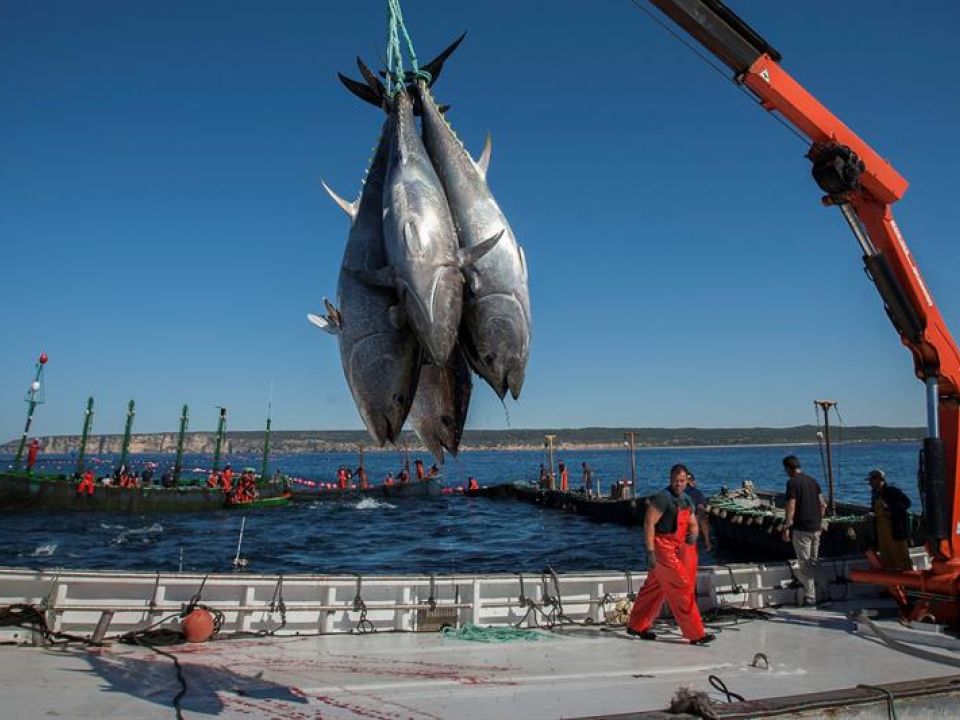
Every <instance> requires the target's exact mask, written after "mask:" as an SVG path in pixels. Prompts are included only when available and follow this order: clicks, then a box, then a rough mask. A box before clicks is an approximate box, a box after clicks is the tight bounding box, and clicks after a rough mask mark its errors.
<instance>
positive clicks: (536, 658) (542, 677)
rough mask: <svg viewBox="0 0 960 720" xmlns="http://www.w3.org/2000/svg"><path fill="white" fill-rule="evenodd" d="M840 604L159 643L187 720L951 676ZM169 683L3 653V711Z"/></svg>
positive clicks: (16, 713)
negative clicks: (875, 632)
mask: <svg viewBox="0 0 960 720" xmlns="http://www.w3.org/2000/svg"><path fill="white" fill-rule="evenodd" d="M873 604H877V601H874V603H873ZM858 606H859V607H862V606H863V603H862V602H860V603H859V605H858ZM852 607H854V606H853V605H837V606H835V607H831V608H822V609H803V610H801V609H786V608H781V609H776V610H771V611H770V617H769V619H766V620H765V619H755V620H749V621H742V620H741V621H740V622H739V623H736V624H734V623H732V622H729V623H725V624H722V625H721V626H720V627H719V631H720V632H719V636H718V638H717V640H716V642H714V643H713V644H712V645H711V646H708V647H692V646H690V645H688V644H686V643H685V642H683V641H682V640H681V639H680V638H679V637H677V636H676V635H675V634H673V633H672V632H669V631H668V632H667V633H666V634H664V635H662V636H661V638H662V639H658V640H657V641H655V642H647V641H642V640H639V639H633V638H630V637H628V636H627V635H626V634H625V633H624V632H622V630H614V629H609V630H608V629H601V628H599V627H590V626H580V625H577V626H561V627H558V628H557V629H555V630H553V631H551V632H543V638H542V639H540V640H537V641H529V640H523V641H515V642H510V643H500V644H486V643H478V642H470V641H464V640H457V639H454V638H450V637H444V636H443V635H441V634H440V633H396V632H377V633H373V634H368V635H320V636H311V637H296V636H274V637H263V638H246V639H239V640H229V641H223V642H212V643H206V644H202V645H181V646H177V647H172V648H165V651H166V652H169V653H171V654H172V655H174V656H175V657H176V658H177V659H178V660H179V662H180V664H181V665H182V667H183V675H184V678H185V681H186V684H187V692H186V694H185V695H184V696H183V699H182V701H181V703H180V704H181V707H182V711H183V715H184V717H186V718H201V717H217V718H223V719H231V718H251V717H270V718H281V719H290V720H294V719H296V720H305V719H307V718H324V719H327V720H330V719H334V718H366V719H369V718H376V719H379V720H387V719H392V718H397V719H400V718H429V719H432V720H436V719H437V718H453V717H457V718H502V717H524V718H576V717H589V716H598V715H601V716H611V715H614V716H615V715H620V714H634V713H641V712H643V711H653V710H661V709H664V708H666V707H668V705H669V703H670V699H671V697H673V695H674V693H675V692H676V690H677V688H678V687H680V686H684V685H688V686H690V687H691V688H693V689H696V690H702V691H705V692H707V693H709V694H710V697H711V699H712V700H714V701H715V702H717V703H720V705H719V706H717V711H718V713H719V714H720V716H721V717H732V716H731V715H728V714H727V713H722V712H721V711H723V710H725V709H726V710H727V711H728V712H729V711H733V710H734V708H735V707H738V706H737V705H726V704H725V699H724V697H723V695H722V694H721V693H719V692H717V691H716V690H714V689H713V688H712V687H711V686H710V684H709V682H708V677H709V676H710V675H716V676H717V677H719V678H721V679H722V681H723V682H724V683H725V684H726V686H727V687H728V688H729V690H731V691H733V692H735V693H739V694H740V695H742V696H743V697H744V698H746V699H747V700H757V699H766V698H776V697H782V696H795V695H801V694H806V693H824V692H825V691H841V690H844V689H847V688H855V687H856V686H857V685H861V684H869V685H884V684H887V683H897V682H900V683H904V682H906V683H909V682H910V681H918V680H924V679H928V680H929V679H931V678H944V677H945V676H951V675H957V674H958V673H960V669H958V668H957V667H956V664H957V663H958V660H960V653H958V652H957V651H956V650H949V649H944V648H939V649H936V648H934V649H931V648H927V649H926V651H927V652H932V653H937V656H938V657H943V658H945V660H944V662H933V661H930V660H928V659H920V658H917V657H913V656H911V655H910V654H906V653H904V652H899V651H897V650H895V649H891V648H889V647H888V646H886V645H884V644H882V643H881V642H880V641H879V640H878V639H876V638H875V637H872V636H866V635H863V634H859V633H858V632H856V624H855V623H854V621H852V620H850V619H848V617H847V612H848V611H849V610H850V609H851V608H852ZM883 622H884V623H886V625H887V627H889V628H894V627H897V623H895V622H892V621H889V622H888V621H883ZM757 653H763V654H764V655H765V656H766V658H767V659H768V660H769V663H770V667H769V668H766V667H763V662H762V661H760V662H758V663H757V665H758V667H753V666H752V665H751V663H752V662H753V660H754V657H755V656H756V654H757ZM951 661H952V663H954V665H951V664H949V663H950V662H951ZM958 680H960V677H958V678H951V679H949V680H948V681H947V683H948V685H949V684H950V683H952V687H953V690H954V693H953V695H952V696H951V697H950V698H949V699H947V700H943V701H941V706H942V707H944V708H946V709H944V710H943V712H942V713H939V711H938V710H937V709H936V707H938V706H924V705H921V706H914V705H911V704H909V703H905V701H903V700H897V701H896V702H897V712H898V714H899V717H900V718H905V717H944V718H946V717H954V716H955V714H954V712H955V710H956V707H958V705H957V699H956V698H957V695H956V691H957V690H960V685H958V684H957V681H958ZM178 690H179V685H178V683H177V679H176V671H175V668H174V665H173V663H172V661H171V659H170V658H168V657H164V656H162V655H160V654H158V653H156V652H153V651H151V650H150V649H148V648H143V647H133V646H126V645H112V646H108V647H105V648H94V649H82V648H80V647H76V646H71V647H66V648H63V649H47V648H40V647H10V646H7V647H2V648H0V693H2V696H3V698H4V709H3V717H5V718H10V719H19V718H31V719H32V718H37V717H47V716H69V717H71V718H97V719H98V720H103V719H106V718H131V717H137V718H143V719H144V720H149V719H152V718H164V719H167V718H171V717H174V709H173V698H174V696H175V695H176V694H177V692H178ZM859 693H860V695H861V696H864V697H869V698H870V699H871V702H870V703H868V704H867V705H861V706H859V712H862V713H864V714H861V715H850V717H854V716H855V717H876V716H880V717H886V707H887V706H886V702H887V701H886V699H885V696H884V694H883V693H882V692H881V691H877V690H861V691H859ZM948 694H949V693H948ZM911 709H912V710H913V711H912V712H911ZM740 716H741V717H747V716H749V717H756V716H757V714H756V713H755V712H748V714H747V715H743V714H741V715H740ZM816 716H818V715H816V714H813V715H810V717H816ZM834 716H835V717H842V716H846V715H842V714H837V715H834ZM791 717H803V715H792V716H791Z"/></svg>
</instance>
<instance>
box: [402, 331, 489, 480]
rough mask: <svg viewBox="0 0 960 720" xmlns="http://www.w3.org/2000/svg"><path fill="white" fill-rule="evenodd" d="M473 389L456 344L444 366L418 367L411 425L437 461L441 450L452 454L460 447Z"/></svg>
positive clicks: (411, 409) (466, 367)
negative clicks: (418, 372)
mask: <svg viewBox="0 0 960 720" xmlns="http://www.w3.org/2000/svg"><path fill="white" fill-rule="evenodd" d="M472 391H473V380H472V379H471V377H470V366H469V364H468V363H467V360H466V358H465V357H464V356H463V353H462V352H461V351H460V348H459V347H455V348H454V349H453V352H452V353H450V360H449V361H448V362H447V364H446V365H444V366H443V367H438V366H436V365H430V364H425V365H423V367H421V368H420V382H419V384H418V385H417V395H416V398H415V399H414V401H413V407H412V408H410V417H409V420H410V425H411V427H412V428H413V430H414V432H415V433H416V434H417V437H419V438H420V440H421V441H422V442H423V444H424V446H425V447H426V448H427V450H429V451H430V452H431V453H432V454H433V456H434V457H435V458H437V460H439V461H440V462H443V451H444V449H446V450H447V452H449V453H450V454H451V455H453V456H454V457H456V455H457V453H458V452H459V450H460V438H462V437H463V427H464V425H466V422H467V410H468V408H469V407H470V393H471V392H472Z"/></svg>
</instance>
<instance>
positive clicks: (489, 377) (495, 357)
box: [417, 83, 532, 399]
mask: <svg viewBox="0 0 960 720" xmlns="http://www.w3.org/2000/svg"><path fill="white" fill-rule="evenodd" d="M417 91H418V93H419V96H420V100H421V112H422V127H423V142H424V145H425V146H426V149H427V152H428V154H429V156H430V159H431V161H432V162H433V166H434V168H435V169H436V171H437V175H438V176H439V177H440V181H441V182H442V183H443V188H444V191H445V193H446V196H447V201H448V203H449V206H450V211H451V213H452V215H453V220H454V225H455V227H456V231H457V237H458V242H459V244H460V247H461V248H463V249H464V250H467V249H469V248H472V247H475V246H477V245H479V244H481V243H483V242H484V241H485V240H486V239H487V238H489V237H491V236H492V235H494V234H496V233H497V232H500V231H503V235H502V236H501V238H500V241H499V242H498V243H497V244H496V245H495V247H493V249H492V250H490V252H489V253H487V254H486V255H484V256H483V257H482V258H480V259H479V260H477V261H476V262H475V263H474V264H473V265H471V266H469V267H465V268H464V276H465V278H466V289H465V294H464V307H463V327H462V329H461V346H462V347H463V349H464V352H465V353H466V355H467V358H468V359H469V361H470V365H471V366H472V367H473V369H474V371H476V373H477V374H478V375H480V376H481V377H483V379H484V380H486V381H487V383H489V385H490V386H491V387H492V388H493V389H494V391H495V392H496V393H497V395H499V396H500V398H501V399H503V397H504V396H505V395H506V393H507V390H508V389H509V391H510V393H511V395H512V396H513V398H514V399H516V398H517V397H518V396H519V395H520V390H521V387H522V386H523V380H524V376H525V373H526V365H527V359H528V357H529V354H530V338H531V326H532V322H531V315H530V290H529V286H528V280H527V264H526V259H525V257H524V254H523V249H522V248H521V247H520V245H519V243H517V240H516V238H515V237H514V235H513V231H512V230H511V229H510V225H509V224H508V223H507V219H506V218H505V217H504V215H503V212H502V211H501V210H500V207H499V205H498V204H497V201H496V199H495V198H494V196H493V193H491V192H490V188H489V187H488V186H487V181H486V165H487V163H488V162H489V148H490V146H489V139H488V144H487V147H486V148H485V149H484V155H483V157H482V159H481V161H480V163H479V164H478V163H476V162H474V160H473V158H471V157H470V154H469V153H468V152H467V151H466V149H465V148H464V147H463V144H462V143H461V142H460V140H459V139H458V138H457V136H456V134H455V133H454V132H453V130H452V129H451V128H450V126H449V124H448V123H447V121H446V119H445V118H444V116H443V115H442V114H441V113H440V111H439V109H438V108H437V105H436V103H435V101H434V99H433V97H432V95H431V93H430V90H429V89H428V88H427V87H426V86H425V85H424V84H423V83H420V84H419V85H418V86H417Z"/></svg>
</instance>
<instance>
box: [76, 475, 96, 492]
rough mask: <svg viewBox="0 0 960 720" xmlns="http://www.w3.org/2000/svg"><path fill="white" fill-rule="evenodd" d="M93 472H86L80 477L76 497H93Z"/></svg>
mask: <svg viewBox="0 0 960 720" xmlns="http://www.w3.org/2000/svg"><path fill="white" fill-rule="evenodd" d="M93 488H94V483H93V472H91V471H90V470H87V471H86V472H85V473H83V475H81V476H80V482H79V483H78V484H77V495H83V494H84V493H86V494H87V495H93Z"/></svg>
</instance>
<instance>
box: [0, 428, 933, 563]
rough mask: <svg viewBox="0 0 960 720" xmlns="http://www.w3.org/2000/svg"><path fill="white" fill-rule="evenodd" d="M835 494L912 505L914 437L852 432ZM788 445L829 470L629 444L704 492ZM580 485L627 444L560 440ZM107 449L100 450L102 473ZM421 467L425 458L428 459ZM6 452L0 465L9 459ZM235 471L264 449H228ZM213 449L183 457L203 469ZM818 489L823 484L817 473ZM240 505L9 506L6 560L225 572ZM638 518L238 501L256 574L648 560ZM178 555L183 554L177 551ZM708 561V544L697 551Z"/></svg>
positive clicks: (310, 474) (322, 463)
mask: <svg viewBox="0 0 960 720" xmlns="http://www.w3.org/2000/svg"><path fill="white" fill-rule="evenodd" d="M834 450H835V457H834V467H835V475H836V476H837V498H838V499H841V500H849V501H855V502H864V503H865V502H867V501H868V500H869V487H868V485H867V483H866V482H865V481H864V480H863V478H864V477H865V476H866V474H867V472H868V471H869V470H871V469H873V468H875V467H880V468H883V469H884V470H885V471H886V472H887V477H888V478H889V479H890V481H891V482H893V483H894V484H896V485H898V486H899V487H900V488H901V489H902V490H904V492H906V493H907V494H908V495H909V496H910V497H911V498H912V499H913V501H914V504H915V507H918V505H917V493H916V482H915V476H916V463H917V451H918V446H917V445H916V444H914V443H885V444H856V445H843V446H839V447H835V449H834ZM789 453H793V454H796V455H798V456H799V457H800V459H801V461H802V462H803V463H804V467H805V469H806V471H807V472H809V473H810V474H812V475H814V476H815V477H817V478H818V479H821V480H823V478H824V475H825V473H824V472H823V469H822V464H821V458H820V452H819V450H818V448H817V447H816V446H815V445H813V446H804V447H773V446H763V447H728V448H694V449H688V448H677V449H673V448H658V449H652V450H648V449H643V450H639V451H638V452H637V476H638V492H639V494H645V493H649V492H652V491H653V490H656V489H659V488H661V487H663V486H664V485H665V484H666V478H667V473H668V471H669V468H670V466H671V465H672V464H673V463H676V462H683V463H685V464H687V465H688V467H689V468H690V469H691V470H692V471H693V472H694V473H695V474H696V476H697V479H698V481H699V485H700V487H701V489H703V490H704V492H706V493H707V494H709V493H710V492H712V491H714V490H717V489H719V487H720V486H721V485H724V484H726V485H728V486H731V487H735V486H739V484H740V482H741V481H742V480H744V479H750V480H753V481H754V483H755V484H756V486H757V487H763V488H770V489H780V488H782V486H783V484H784V480H785V477H784V475H783V470H782V465H781V460H782V458H783V456H784V455H786V454H789ZM555 457H556V459H557V460H564V461H565V462H566V463H567V465H568V467H570V469H571V473H570V479H571V485H572V487H574V488H577V487H579V486H580V463H581V462H583V461H584V460H585V461H587V462H588V463H589V464H590V465H591V467H592V468H593V469H594V471H595V478H597V477H599V478H600V482H601V484H602V487H603V489H604V490H607V489H608V488H609V485H610V483H611V482H614V481H616V480H617V479H618V478H620V477H626V476H628V475H629V457H628V455H627V452H626V451H625V450H624V451H615V450H603V451H570V452H558V453H557V454H556V456H555ZM114 459H115V458H113V457H111V456H104V457H102V458H96V460H97V461H98V464H97V468H98V470H99V471H100V474H106V473H107V472H108V471H109V468H110V466H111V463H112V462H113V461H114ZM424 460H425V462H426V464H427V465H429V464H430V460H429V459H428V458H427V457H424ZM8 461H9V458H7V459H6V461H5V460H4V459H2V458H0V467H6V466H7V465H8ZM148 461H153V462H157V463H159V465H160V471H162V470H163V468H164V467H165V466H167V465H169V464H171V463H172V456H167V455H164V456H154V455H151V456H146V455H136V456H133V463H134V466H135V467H137V466H142V465H144V464H145V463H146V462H148ZM543 461H544V458H543V453H541V452H531V451H524V452H506V451H503V452H494V451H489V452H488V451H484V452H466V453H462V454H461V456H460V458H459V459H451V460H448V461H447V464H446V466H445V468H444V482H445V484H447V485H451V486H453V485H463V484H464V482H465V481H466V478H467V477H468V476H469V475H475V476H476V477H477V478H478V479H479V480H480V482H481V484H484V485H490V484H494V483H499V482H510V481H512V480H520V479H526V480H533V479H535V478H536V475H537V469H538V466H539V464H540V463H541V462H543ZM226 462H230V463H231V464H232V465H233V467H234V468H235V469H239V468H242V467H244V466H247V465H250V466H254V467H256V468H258V469H259V467H260V459H259V458H255V457H243V456H230V457H228V458H226ZM402 462H403V459H402V457H401V456H400V455H399V454H398V453H395V452H392V453H387V452H384V453H370V452H368V453H367V454H366V466H367V468H368V471H369V472H370V477H371V480H373V481H376V482H379V481H380V480H381V479H382V478H383V477H384V476H385V475H386V473H387V471H388V470H392V471H393V472H394V473H395V474H396V472H397V471H398V470H399V469H400V467H401V465H402ZM209 463H210V458H202V457H188V458H186V466H187V467H193V468H197V470H198V474H197V477H198V478H199V477H202V476H203V471H204V470H205V469H206V468H207V467H209ZM341 464H343V465H347V466H350V467H354V466H356V464H357V458H356V456H355V455H346V454H337V453H324V454H310V455H289V456H274V457H272V458H271V464H270V468H271V471H273V470H274V469H280V470H282V471H283V472H284V473H286V474H289V475H294V476H300V477H306V478H312V479H319V480H327V481H329V480H333V479H334V477H335V474H336V470H337V468H338V467H339V466H340V465H341ZM74 465H75V461H71V459H70V458H42V462H41V464H40V466H39V467H38V469H42V470H45V471H49V472H58V471H64V472H72V470H73V468H74ZM821 484H822V485H823V486H824V490H825V491H826V482H825V481H823V482H822V483H821ZM241 517H242V515H240V514H238V512H237V511H220V512H207V513H195V514H167V515H119V514H110V513H44V512H30V513H19V514H6V515H3V516H2V520H0V546H2V547H3V548H4V552H5V557H4V559H3V560H2V564H4V565H16V566H27V567H64V568H75V569H105V568H117V569H126V570H151V571H152V570H163V571H167V572H169V571H176V570H178V569H180V567H181V562H182V569H183V570H189V571H199V572H208V571H210V572H226V571H230V570H231V567H232V565H231V562H232V560H233V558H234V556H235V554H236V551H237V541H238V534H239V529H240V522H241ZM641 535H642V532H641V530H640V528H637V527H634V528H629V527H623V526H620V525H614V524H601V523H595V522H591V521H590V520H588V519H585V518H583V517H579V516H575V515H568V514H565V513H561V512H558V511H555V510H545V509H542V508H539V507H536V506H532V505H526V504H522V503H517V502H512V501H503V500H489V499H486V498H465V497H462V496H459V495H444V496H441V497H439V498H429V499H407V500H404V499H396V500H393V499H392V500H383V499H377V500H374V499H372V498H366V499H363V500H349V501H347V500H340V501H318V502H314V503H304V504H297V505H293V506H290V507H286V508H278V509H264V510H255V511H249V512H247V513H246V527H245V533H244V539H243V545H242V549H241V555H242V556H243V557H244V558H246V559H247V560H248V561H249V570H250V571H251V572H261V573H277V572H283V573H318V574H328V573H343V572H357V573H364V574H369V573H379V574H387V573H391V574H393V573H455V572H497V571H508V572H512V571H523V572H539V571H540V570H542V569H543V567H544V566H545V565H547V564H550V565H552V566H553V567H554V568H556V569H557V570H558V571H561V572H573V571H581V570H620V569H622V568H624V567H636V566H638V565H640V564H642V562H643V540H642V537H641ZM181 556H182V561H181ZM703 559H704V561H707V562H709V560H710V559H711V558H710V557H709V556H706V555H704V557H703Z"/></svg>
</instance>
